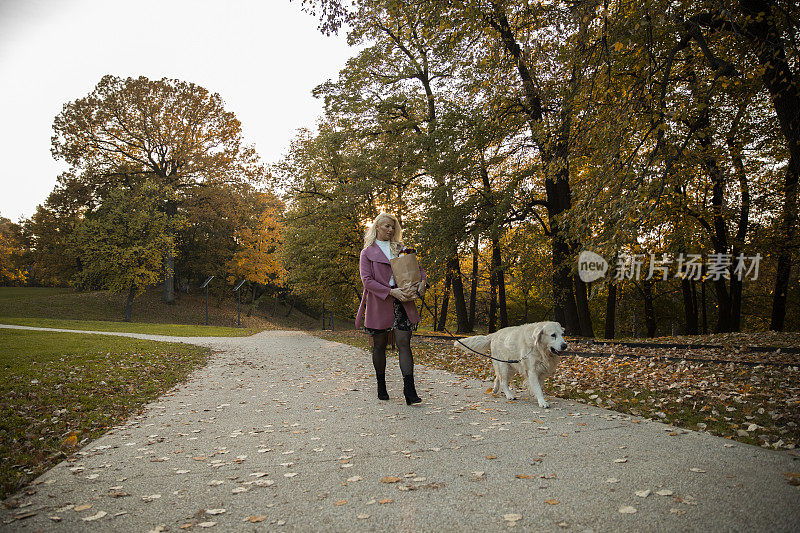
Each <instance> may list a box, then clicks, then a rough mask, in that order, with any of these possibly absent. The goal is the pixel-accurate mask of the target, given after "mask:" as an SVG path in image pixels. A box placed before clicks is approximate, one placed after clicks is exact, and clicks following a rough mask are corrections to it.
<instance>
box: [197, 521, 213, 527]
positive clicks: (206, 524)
mask: <svg viewBox="0 0 800 533" xmlns="http://www.w3.org/2000/svg"><path fill="white" fill-rule="evenodd" d="M216 525H217V523H216V522H200V523H199V524H197V526H198V527H214V526H216Z"/></svg>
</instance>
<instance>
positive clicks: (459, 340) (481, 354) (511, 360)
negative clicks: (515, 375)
mask: <svg viewBox="0 0 800 533" xmlns="http://www.w3.org/2000/svg"><path fill="white" fill-rule="evenodd" d="M417 296H419V298H420V300H422V305H424V306H425V309H427V310H428V312H429V313H430V314H431V316H436V314H435V313H434V312H433V311H431V308H430V307H429V306H428V304H427V303H426V302H425V297H424V296H422V295H421V294H420V293H419V292H417ZM442 327H443V328H444V331H445V333H447V334H448V335H450V336H451V337H452V338H453V340H455V341H456V342H457V343H459V344H460V345H461V346H463V347H464V348H466V349H467V350H469V351H471V352H475V353H476V354H478V355H480V356H482V357H486V358H488V359H492V360H493V361H500V362H501V363H519V362H520V361H521V360H520V359H509V360H505V359H497V358H496V357H492V356H491V355H487V354H485V353H481V352H479V351H477V350H473V349H472V348H470V347H469V346H467V345H466V344H464V343H463V342H461V339H457V338H456V336H455V335H453V334H452V333H450V330H448V329H447V326H444V325H443V326H442ZM527 355H530V352H528V354H526V356H527Z"/></svg>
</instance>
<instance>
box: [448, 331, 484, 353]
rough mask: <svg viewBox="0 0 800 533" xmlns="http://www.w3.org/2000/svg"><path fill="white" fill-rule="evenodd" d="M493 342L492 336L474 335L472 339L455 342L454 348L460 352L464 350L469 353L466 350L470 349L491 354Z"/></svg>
mask: <svg viewBox="0 0 800 533" xmlns="http://www.w3.org/2000/svg"><path fill="white" fill-rule="evenodd" d="M491 342H492V337H491V336H490V335H474V336H472V337H467V338H466V339H460V340H456V341H453V346H455V347H456V348H458V349H460V350H464V351H465V352H468V351H469V350H468V349H467V348H466V347H469V348H472V349H473V350H475V351H476V352H480V353H482V354H487V353H489V346H490V345H491ZM465 346H466V347H465Z"/></svg>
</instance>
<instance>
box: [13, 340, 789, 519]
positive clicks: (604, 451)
mask: <svg viewBox="0 0 800 533" xmlns="http://www.w3.org/2000/svg"><path fill="white" fill-rule="evenodd" d="M98 333H103V334H107V333H105V332H98ZM131 336H139V335H135V334H131ZM144 337H145V338H153V339H157V340H183V341H185V340H187V339H175V338H168V337H159V336H144ZM190 342H192V343H196V344H202V345H205V346H210V347H212V348H214V349H217V350H219V352H218V353H217V354H216V355H215V356H214V357H213V358H212V360H211V362H210V363H209V364H208V365H207V366H206V367H205V368H203V369H202V370H199V371H198V372H196V373H195V374H193V375H192V377H191V378H190V379H189V381H188V382H187V383H185V384H183V385H181V386H179V387H177V388H176V389H175V390H173V391H171V392H170V393H168V394H166V395H165V396H163V397H162V398H160V399H159V400H157V401H155V402H154V403H152V404H150V405H148V406H147V408H146V409H145V411H144V412H143V413H142V414H141V415H139V416H136V417H134V418H132V419H131V420H129V421H127V422H126V423H125V424H124V425H122V426H118V427H115V428H113V429H112V430H111V431H110V432H109V433H108V434H106V435H105V436H103V437H102V438H100V439H98V440H96V441H94V442H92V443H91V444H89V445H88V446H86V447H85V448H84V449H83V450H82V451H81V452H80V453H79V454H78V456H77V458H76V460H74V461H71V462H70V461H65V462H63V463H61V464H59V465H57V466H56V467H54V468H53V469H52V470H50V471H49V472H47V473H45V474H44V475H42V476H41V477H40V478H39V479H38V480H36V482H35V483H36V484H35V486H33V487H32V489H33V491H31V492H34V491H35V493H33V494H21V495H20V496H19V498H20V500H21V501H22V502H24V505H25V506H24V507H23V508H20V509H15V510H13V511H9V510H2V511H0V529H3V530H8V531H12V530H13V531H140V532H148V531H182V530H191V531H197V530H204V526H205V527H212V528H213V529H211V530H212V531H214V530H216V531H267V530H270V531H271V530H278V531H284V530H285V531H348V532H349V531H436V532H439V531H504V530H507V529H516V530H524V531H589V530H591V531H597V532H602V531H704V532H705V531H748V532H749V531H770V532H772V531H797V529H798V524H800V490H798V488H797V487H793V486H790V485H789V484H788V483H787V481H786V478H785V476H784V475H783V474H784V473H790V472H798V471H800V458H798V457H797V456H796V455H795V454H794V453H793V452H785V451H783V452H778V451H770V450H764V449H761V448H757V447H754V446H749V445H745V444H739V443H736V442H730V441H727V440H725V439H721V438H717V437H713V436H710V435H708V434H703V433H696V432H691V431H683V430H676V429H675V428H672V427H670V426H666V425H663V424H660V423H655V422H649V421H645V420H641V419H639V418H636V417H631V416H628V415H623V414H620V413H616V412H614V411H608V410H604V409H600V408H596V407H591V406H586V405H581V404H576V403H574V402H570V401H567V400H562V399H558V398H555V399H554V401H553V402H552V405H553V407H552V408H551V409H547V410H544V409H540V408H538V407H537V406H536V405H535V403H534V402H532V401H531V400H529V399H528V398H527V395H524V396H523V397H522V399H521V400H520V401H517V402H513V403H509V402H506V401H505V399H504V398H494V397H492V396H491V395H488V394H486V392H485V391H486V388H487V387H488V384H487V383H485V382H480V381H476V380H471V379H463V378H461V377H458V376H455V375H453V374H450V373H447V372H442V371H436V370H429V369H425V368H422V367H420V366H417V376H418V379H417V382H418V391H419V393H420V395H421V396H422V397H423V398H424V402H423V403H421V404H419V405H417V406H413V407H408V406H406V405H405V403H404V402H403V401H402V390H401V389H402V381H401V380H400V375H399V374H400V373H399V369H398V368H397V364H396V359H393V360H390V367H389V379H388V385H389V394H390V395H391V396H392V399H391V400H390V401H388V402H380V401H378V400H377V399H376V398H375V390H374V389H375V387H374V383H373V380H374V378H373V376H372V370H371V364H370V360H369V357H368V355H367V354H366V353H365V352H364V351H363V350H360V349H357V348H352V347H349V346H345V345H342V344H338V343H335V342H330V341H326V340H322V339H319V338H316V337H313V336H311V335H308V334H304V333H300V332H281V331H277V332H276V331H270V332H263V333H260V334H258V335H255V336H252V337H247V338H235V337H234V338H193V339H190ZM387 476H395V477H396V478H399V479H400V480H399V481H398V482H395V483H384V482H382V478H385V477H387ZM386 481H388V479H387V480H386ZM645 491H649V493H648V492H645ZM637 493H638V495H637ZM89 506H90V507H89ZM633 509H635V513H632V514H628V513H623V512H620V511H621V510H622V511H629V512H630V511H631V510H633ZM223 510H224V511H223ZM24 512H28V513H36V514H35V515H34V516H31V517H29V518H25V519H22V520H14V519H13V515H15V514H20V513H24ZM251 520H252V521H251ZM213 524H215V525H213Z"/></svg>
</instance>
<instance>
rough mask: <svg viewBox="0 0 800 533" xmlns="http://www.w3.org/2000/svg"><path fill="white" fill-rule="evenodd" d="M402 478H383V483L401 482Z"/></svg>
mask: <svg viewBox="0 0 800 533" xmlns="http://www.w3.org/2000/svg"><path fill="white" fill-rule="evenodd" d="M401 479H402V478H399V477H397V476H384V477H382V478H381V483H397V482H399V481H401Z"/></svg>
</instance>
